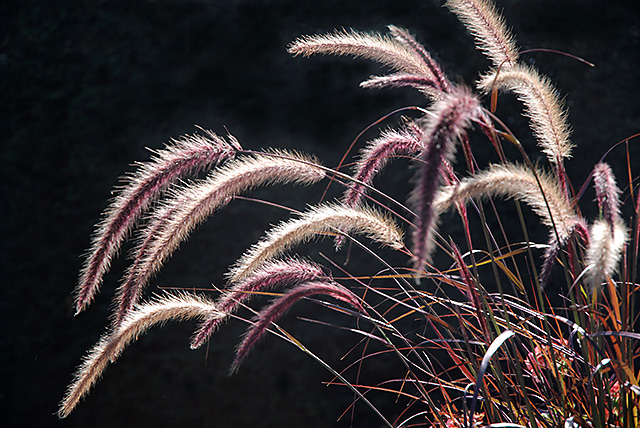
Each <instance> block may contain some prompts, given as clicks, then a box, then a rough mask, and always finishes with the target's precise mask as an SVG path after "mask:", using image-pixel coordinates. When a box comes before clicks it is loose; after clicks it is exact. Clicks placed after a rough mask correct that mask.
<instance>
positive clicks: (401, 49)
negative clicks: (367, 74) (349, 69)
mask: <svg viewBox="0 0 640 428" xmlns="http://www.w3.org/2000/svg"><path fill="white" fill-rule="evenodd" d="M389 31H390V32H391V35H392V36H393V37H389V36H383V35H380V34H375V33H362V32H357V31H341V32H335V33H333V34H322V35H315V36H305V37H301V38H299V39H298V40H296V41H294V42H293V43H292V44H291V45H289V53H291V54H293V55H305V56H310V55H314V54H331V55H349V56H353V57H359V58H366V59H369V60H372V61H375V62H378V63H380V64H383V65H386V66H387V67H389V68H391V69H392V70H395V71H397V72H398V73H395V74H391V75H387V76H376V77H372V78H371V79H369V80H367V81H365V82H363V84H362V85H363V86H364V87H383V86H412V87H415V88H417V89H419V90H421V91H422V92H423V93H425V95H427V96H428V97H430V98H434V99H438V98H441V96H442V94H444V93H447V92H449V90H450V88H451V86H452V85H451V83H450V82H449V80H448V79H447V77H446V76H445V74H444V73H443V72H442V70H441V68H440V66H439V65H438V64H437V63H436V62H435V61H434V60H433V58H432V57H431V55H429V53H428V52H427V51H426V50H425V49H424V47H423V46H422V45H420V44H419V43H418V42H417V41H416V40H415V39H414V38H413V36H412V35H411V34H410V33H409V32H408V31H406V30H404V29H401V28H398V27H394V26H389Z"/></svg>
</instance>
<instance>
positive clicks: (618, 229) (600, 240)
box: [585, 219, 627, 292]
mask: <svg viewBox="0 0 640 428" xmlns="http://www.w3.org/2000/svg"><path fill="white" fill-rule="evenodd" d="M589 232H590V233H589V235H590V240H589V245H588V246H587V254H586V265H587V266H586V268H585V269H586V270H587V271H586V273H585V280H586V282H587V284H588V285H589V287H590V289H591V291H592V292H596V291H598V290H600V288H601V287H602V283H603V282H604V281H606V280H607V278H609V277H611V276H612V275H613V274H615V273H616V271H617V270H618V265H619V263H620V258H621V257H622V251H623V250H624V246H625V244H626V242H627V228H626V226H625V225H624V223H623V222H622V221H621V220H619V219H618V220H617V222H616V223H615V224H614V226H613V227H611V225H610V224H609V223H608V222H607V221H606V220H597V221H596V222H594V223H593V224H592V225H591V228H590V229H589Z"/></svg>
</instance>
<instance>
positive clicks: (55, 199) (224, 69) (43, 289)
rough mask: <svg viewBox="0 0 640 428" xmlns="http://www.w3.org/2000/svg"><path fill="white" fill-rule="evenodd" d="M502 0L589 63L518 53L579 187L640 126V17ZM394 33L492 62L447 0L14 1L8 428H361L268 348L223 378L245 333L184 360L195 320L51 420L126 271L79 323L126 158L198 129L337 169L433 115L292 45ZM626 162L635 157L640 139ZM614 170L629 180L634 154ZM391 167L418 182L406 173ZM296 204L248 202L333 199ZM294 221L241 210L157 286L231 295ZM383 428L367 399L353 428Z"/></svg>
mask: <svg viewBox="0 0 640 428" xmlns="http://www.w3.org/2000/svg"><path fill="white" fill-rule="evenodd" d="M498 4H499V6H500V7H503V8H504V13H505V16H506V18H507V21H508V23H509V24H510V25H511V26H512V27H513V29H514V33H515V35H516V37H517V39H518V42H519V46H521V47H522V49H529V48H536V47H542V48H551V49H557V50H560V51H564V52H569V53H572V54H575V55H578V56H581V57H584V58H586V59H588V60H589V61H592V62H594V63H595V64H596V67H595V68H589V67H587V66H585V65H584V64H581V63H579V62H577V61H575V60H572V59H569V58H566V57H563V56H560V55H555V54H549V53H535V54H531V55H525V56H524V59H525V60H529V59H531V60H533V61H535V64H536V65H537V66H538V67H539V68H540V70H541V71H542V72H543V73H545V74H547V75H549V76H550V77H552V78H553V79H554V81H555V83H556V85H557V87H558V89H559V90H560V92H561V94H562V96H563V97H564V99H565V101H566V103H567V105H568V106H569V108H570V112H571V113H570V122H571V123H572V124H573V126H574V134H573V141H574V142H575V143H576V144H577V146H578V148H577V149H576V150H575V153H574V160H573V161H572V162H569V164H568V170H569V173H570V174H571V176H572V177H573V179H574V185H575V186H579V185H581V184H582V182H583V181H584V180H585V178H586V177H587V175H588V173H589V169H590V168H591V167H592V165H593V164H594V163H595V162H596V161H597V160H598V159H599V158H600V157H601V156H602V155H603V154H604V152H605V151H606V149H607V148H609V147H611V146H612V145H613V144H615V143H616V142H618V141H620V140H622V139H624V138H626V137H628V136H630V135H632V134H634V133H636V132H639V131H640V101H638V96H639V95H640V90H639V89H640V56H639V55H640V22H639V16H638V14H639V12H638V7H637V2H636V1H609V2H606V3H605V2H601V1H563V2H556V1H535V2H531V1H528V2H525V1H499V2H498ZM387 24H395V25H398V26H403V27H405V28H409V29H411V30H412V31H414V32H415V34H416V36H417V38H418V40H420V41H422V42H424V43H425V45H426V46H427V47H428V48H429V50H430V51H431V52H433V54H434V56H435V57H437V58H438V60H439V61H441V63H442V64H443V66H444V67H445V69H446V70H447V72H448V73H449V74H450V76H452V78H454V80H459V81H465V82H467V83H468V84H470V85H472V84H473V82H474V81H475V79H476V77H477V73H478V72H481V71H485V70H486V69H487V68H488V66H489V64H488V62H487V61H486V60H485V59H484V58H483V57H482V56H481V55H480V54H479V53H477V52H476V51H475V50H474V49H473V41H472V39H471V38H470V37H469V36H468V35H467V34H466V32H465V31H464V29H463V28H462V26H461V25H460V24H459V23H458V22H457V21H456V19H455V18H454V17H453V15H452V14H450V13H449V12H448V11H447V10H446V9H443V8H441V7H440V2H438V1H429V0H412V1H409V0H392V1H377V0H369V1H322V2H312V1H293V0H289V1H287V0H274V1H250V0H245V1H243V0H228V1H224V0H220V1H214V0H209V1H207V0H199V1H196V0H190V1H188V0H183V1H160V0H158V1H151V0H149V1H79V0H70V1H53V0H48V1H33V0H23V1H17V0H9V1H4V2H2V4H1V5H0V94H1V95H0V97H1V98H0V100H1V102H0V141H1V144H2V152H1V157H0V159H1V162H2V163H1V164H0V168H1V174H2V175H1V176H0V186H1V189H2V194H1V195H0V209H1V212H2V221H1V225H0V227H1V228H2V229H1V232H0V237H1V238H0V248H1V253H0V254H1V260H2V267H1V272H2V273H1V276H0V278H1V282H2V299H1V300H0V314H1V316H0V322H1V324H0V328H1V333H0V340H1V350H0V352H1V354H0V358H1V359H0V415H1V416H0V420H1V421H2V422H1V423H0V425H2V426H7V427H8V426H42V427H46V426H69V427H76V426H78V427H79V426H94V427H98V426H140V427H146V426H154V427H162V426H189V427H190V426H218V427H232V426H258V427H280V426H290V427H303V426H304V427H321V426H323V427H324V426H349V424H350V420H349V415H347V416H346V417H345V418H343V419H342V420H341V421H340V422H339V423H337V424H336V423H335V420H336V419H337V418H338V416H339V415H340V413H341V412H342V411H343V410H345V409H346V408H347V406H348V405H349V403H350V402H351V400H352V395H351V394H350V393H349V392H348V391H347V390H346V389H344V388H340V387H325V386H323V385H322V384H321V382H322V381H328V380H330V379H331V376H330V375H329V374H328V373H326V372H325V371H324V369H322V368H320V367H319V366H318V365H317V364H316V363H315V362H313V361H312V360H311V359H310V358H308V357H307V356H305V355H304V354H302V353H301V352H300V351H297V350H295V349H294V348H292V347H291V345H289V344H287V343H284V342H283V341H281V340H278V339H276V338H274V337H269V338H268V339H267V340H266V342H265V344H264V345H263V346H261V347H260V349H258V350H256V351H255V352H253V353H252V354H251V355H250V357H249V359H248V360H247V361H246V363H245V365H243V366H242V367H241V369H240V372H239V373H238V374H237V375H234V376H232V377H227V376H226V374H227V370H228V367H229V364H230V363H231V361H232V358H233V349H234V346H235V344H236V343H237V342H238V340H239V334H240V333H241V331H242V328H243V327H244V326H243V324H242V323H240V322H235V323H234V322H230V323H229V325H228V328H226V329H223V330H222V331H221V332H220V334H219V335H218V336H217V337H216V339H214V340H213V341H212V342H211V344H210V346H209V347H208V349H202V350H199V351H190V350H189V349H188V338H189V334H190V331H191V329H192V328H193V326H194V325H193V324H188V323H187V324H185V325H168V326H166V327H164V328H162V329H159V328H156V329H154V330H153V331H151V332H150V333H149V334H148V335H146V336H144V337H143V338H142V339H141V340H140V341H139V342H137V343H136V344H134V345H133V346H131V347H130V348H129V349H127V350H126V351H125V353H124V354H123V356H122V358H121V359H120V360H119V361H118V362H117V364H115V365H113V366H111V367H109V368H108V369H107V370H106V372H105V377H104V379H102V380H101V381H100V382H99V383H98V385H97V386H96V387H95V388H94V389H93V390H92V393H91V394H90V396H89V397H88V398H87V399H86V400H85V401H83V402H81V403H80V405H79V406H78V408H77V409H76V410H75V412H74V413H73V414H72V415H71V416H70V417H69V418H68V419H66V420H64V421H58V420H57V417H56V416H55V415H54V413H55V412H56V410H57V404H58V402H59V401H60V399H61V398H62V396H63V393H64V391H65V389H66V386H67V384H68V383H69V381H70V380H71V374H72V373H73V371H74V369H75V367H76V366H77V365H78V364H79V362H80V359H81V357H82V356H83V355H84V353H85V352H86V350H87V349H88V348H89V347H90V346H92V345H93V343H95V341H96V340H97V339H98V338H99V336H100V335H101V334H102V332H103V331H104V328H105V327H106V325H107V317H108V311H109V302H110V297H111V296H112V295H113V289H114V288H115V286H116V284H117V281H118V275H119V274H120V273H121V272H122V270H123V269H124V267H125V266H126V265H125V263H124V261H123V259H124V257H121V258H120V259H119V260H118V261H116V262H115V263H114V266H113V274H110V275H108V276H107V277H106V279H105V285H104V287H103V291H102V293H101V294H99V295H98V297H97V299H96V302H95V303H94V304H93V305H92V306H91V307H89V310H88V311H86V312H85V313H83V314H81V315H80V316H78V317H76V318H73V310H72V298H71V293H72V290H73V287H74V285H75V282H76V278H77V272H78V270H79V268H80V265H81V261H82V259H81V255H82V254H83V252H84V251H85V249H86V248H87V247H88V245H89V237H90V235H91V232H92V230H93V225H94V224H95V223H96V221H97V220H98V219H99V216H100V212H101V211H102V209H103V208H104V207H105V205H106V202H107V200H108V199H109V197H110V195H111V194H110V192H111V190H112V188H113V186H114V185H116V184H117V183H118V177H119V176H121V175H122V174H123V173H124V172H125V171H131V170H132V168H131V166H130V164H131V163H132V162H133V161H135V160H146V159H148V157H149V152H148V151H146V150H145V147H149V148H161V147H162V144H163V142H166V141H169V139H170V138H171V137H178V136H180V135H182V134H185V133H193V132H195V131H196V128H195V127H194V125H199V126H202V127H204V128H209V129H212V130H214V131H216V132H218V133H221V134H224V133H226V129H228V130H229V132H231V133H232V134H233V135H235V136H236V137H237V138H238V139H239V140H240V142H241V143H242V144H243V145H244V147H245V148H255V149H259V148H262V147H269V146H273V147H287V148H298V149H300V150H302V151H306V152H312V153H316V154H317V155H318V157H319V158H320V159H321V160H322V161H323V162H324V163H325V165H329V166H335V165H336V164H337V162H338V161H339V159H340V156H341V155H342V154H343V153H344V151H345V150H346V147H347V146H348V145H349V143H350V142H351V141H352V140H353V139H354V138H355V136H356V135H357V134H358V132H360V131H361V130H362V129H363V128H365V127H366V126H367V125H369V124H370V123H372V122H373V121H375V120H376V119H378V118H379V117H381V116H382V115H383V114H385V113H387V112H389V111H392V110H394V109H396V108H399V107H403V106H407V105H413V104H418V105H422V104H423V100H422V99H421V98H420V97H418V96H417V95H415V94H414V93H413V92H411V91H408V90H407V91H403V90H400V91H373V92H369V91H364V90H361V89H359V88H358V86H357V85H358V82H359V81H361V80H363V79H364V78H366V77H368V76H369V75H370V74H374V73H380V69H379V68H378V67H377V66H375V65H371V64H369V63H367V62H364V61H352V60H350V59H344V58H313V59H311V60H304V59H300V58H291V57H290V56H289V55H288V54H287V53H286V49H285V48H286V46H287V44H288V43H289V42H290V41H292V40H294V39H295V38H296V37H297V36H299V35H302V34H308V33H316V32H321V31H328V30H331V29H334V28H343V27H344V28H347V27H353V28H357V29H361V30H379V31H384V29H385V26H386V25H387ZM505 103H507V104H506V105H509V104H508V103H509V97H506V101H505ZM501 105H503V104H501ZM514 105H515V104H514ZM516 106H517V105H516ZM503 111H504V113H502V115H501V117H503V118H504V119H505V120H507V121H508V123H510V124H512V125H513V126H514V128H515V129H516V130H519V129H522V126H523V124H524V125H526V124H525V123H524V122H523V121H522V120H521V119H520V118H519V117H518V115H517V114H516V112H515V111H513V110H509V109H504V108H503V109H501V110H499V114H500V113H501V112H503ZM509 114H510V116H509ZM393 123H394V121H393V120H391V121H389V122H386V123H385V125H393ZM377 132H378V131H374V132H372V133H370V134H367V137H368V138H372V137H374V136H375V135H376V133H377ZM519 135H520V134H519ZM522 135H523V137H524V138H523V140H524V142H525V144H527V147H528V148H529V151H530V152H531V153H535V146H534V143H533V142H532V141H530V140H528V139H527V138H526V135H527V133H526V132H524V131H523V132H522ZM630 150H631V156H632V157H633V156H635V157H638V156H639V151H638V139H636V140H634V141H632V143H631V145H630ZM488 156H489V155H488ZM489 160H490V159H489ZM609 161H610V162H611V163H612V165H613V167H614V170H615V172H616V173H617V175H618V177H620V178H621V181H623V182H624V179H623V178H622V177H625V165H626V161H625V151H624V149H623V147H620V148H618V149H616V150H615V151H614V152H613V153H612V155H611V157H610V158H609ZM397 171H398V174H399V177H401V178H402V180H401V181H404V177H406V176H407V174H408V173H406V164H404V168H400V169H398V170H397ZM403 171H405V175H402V172H403ZM635 174H638V171H637V161H636V170H635ZM392 178H393V176H392V174H388V175H386V176H385V180H383V185H386V186H388V187H389V188H392V190H394V191H396V192H397V193H398V194H397V195H396V196H397V197H398V198H400V199H402V198H404V197H405V196H406V191H405V190H404V189H400V190H398V189H395V188H394V186H395V184H394V183H393V181H392ZM384 183H387V184H384ZM623 187H624V186H623ZM283 189H284V188H281V189H280V190H279V191H274V192H273V193H269V192H262V193H261V192H257V193H255V194H254V195H257V196H258V197H264V198H267V199H271V200H274V201H277V202H279V203H283V204H285V205H289V206H294V207H296V208H299V209H301V208H303V207H304V205H305V203H315V202H317V201H318V200H319V195H320V194H321V191H322V190H323V186H320V187H314V188H310V189H304V190H302V189H299V188H293V187H290V186H289V187H286V189H284V190H283ZM583 202H584V204H585V205H593V204H591V201H589V200H588V199H586V200H584V201H583ZM281 218H286V214H285V213H283V212H282V211H281V210H279V209H277V208H266V207H263V206H258V205H256V204H255V203H252V202H249V201H236V202H234V203H233V204H232V206H230V207H229V209H228V210H225V211H224V212H222V213H220V215H219V216H216V218H215V219H212V220H211V221H209V222H207V224H205V225H203V226H202V227H201V228H199V230H198V231H197V232H196V233H194V234H193V238H192V239H191V240H190V241H189V243H188V244H186V245H184V246H183V248H182V250H181V251H180V252H179V253H178V254H176V255H175V256H174V257H173V259H172V260H171V262H170V263H168V264H167V266H166V267H165V269H164V270H163V273H162V274H161V275H160V276H158V277H157V278H156V279H154V281H152V282H153V284H154V287H155V286H157V285H160V286H164V287H170V286H178V287H185V288H189V287H201V288H202V287H208V286H209V285H210V284H211V283H215V284H217V285H220V283H221V281H222V275H223V273H224V272H225V271H226V266H228V265H229V264H230V263H232V262H233V260H235V259H236V258H237V257H238V256H239V255H240V254H241V253H242V251H243V250H244V249H245V248H246V247H247V246H248V245H249V244H250V243H252V242H255V241H256V240H257V239H258V238H259V236H260V234H261V231H263V230H264V229H265V228H266V227H268V225H269V224H270V223H273V222H276V221H277V220H278V219H281ZM152 288H153V287H152ZM154 289H155V290H157V288H154ZM305 305H306V306H305ZM307 310H308V311H309V312H305V311H307ZM317 310H318V308H317V307H316V306H313V305H309V304H307V303H303V304H302V309H300V310H298V311H294V312H293V313H291V314H290V315H289V316H288V317H287V320H288V321H286V320H285V321H284V322H283V325H285V326H286V327H287V328H288V329H289V330H290V331H292V332H293V333H294V334H296V336H297V337H299V338H301V339H302V340H303V341H304V343H307V344H308V345H309V346H310V348H311V349H312V350H314V351H316V352H318V353H319V354H320V355H322V356H323V358H326V360H327V361H329V362H331V363H335V364H336V366H337V367H341V366H340V362H339V358H340V357H341V356H342V355H344V353H346V352H347V351H348V350H349V349H350V347H351V346H352V344H353V343H355V339H354V338H353V336H350V335H348V334H346V335H345V334H344V333H339V332H337V331H335V329H330V328H327V327H322V326H316V325H309V324H308V323H304V322H302V321H297V320H296V315H305V316H308V315H309V313H311V314H312V316H315V311H317ZM323 314H326V311H325V312H322V311H319V312H318V317H319V318H322V317H323ZM378 374H379V375H380V376H382V378H386V377H393V376H394V374H393V373H384V372H382V373H378ZM402 375H403V373H397V374H396V375H395V376H402ZM386 398H387V399H388V400H389V402H390V403H389V409H387V407H386V404H384V403H383V404H380V406H381V407H382V408H383V410H388V411H389V412H390V415H389V417H391V418H392V417H393V416H394V415H395V414H394V413H393V412H397V411H398V408H394V407H393V401H394V399H395V397H389V396H386ZM396 407H397V406H396ZM400 410H402V408H400ZM379 425H380V422H379V421H378V420H377V419H376V418H375V416H373V414H372V412H371V411H369V410H368V409H367V408H365V407H364V406H362V405H360V406H358V408H357V412H356V419H355V421H354V423H353V426H368V427H373V426H379Z"/></svg>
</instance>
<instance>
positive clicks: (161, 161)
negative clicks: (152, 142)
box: [76, 131, 240, 312]
mask: <svg viewBox="0 0 640 428" xmlns="http://www.w3.org/2000/svg"><path fill="white" fill-rule="evenodd" d="M205 132H206V133H207V135H206V136H201V135H189V136H185V137H182V138H181V139H179V140H172V142H171V143H170V144H168V145H167V146H166V148H165V149H163V150H158V151H154V154H155V156H154V157H153V159H152V160H151V161H150V162H145V163H138V170H137V171H136V172H135V174H133V175H130V176H129V175H127V176H125V180H126V185H125V186H124V187H123V188H122V190H121V191H120V192H119V193H118V195H117V196H116V197H115V199H114V200H113V201H112V202H111V204H110V205H109V207H107V209H106V210H105V211H104V212H103V220H102V221H101V222H100V223H99V224H98V227H97V229H96V232H95V235H94V237H93V240H92V244H91V249H90V250H89V255H88V256H87V259H86V261H85V263H84V266H83V268H82V271H81V272H80V279H79V282H78V286H77V288H76V310H77V312H80V311H82V310H83V309H84V308H85V307H86V306H87V305H88V304H89V303H90V302H91V300H92V299H93V296H94V295H95V293H96V292H97V291H98V288H99V287H100V284H101V282H102V277H103V276H104V274H105V273H106V272H107V271H108V270H109V265H110V263H111V259H112V258H113V257H114V255H115V254H116V253H117V252H118V249H119V248H120V245H121V244H122V242H123V241H124V240H125V238H126V237H127V235H128V234H129V232H130V231H131V229H132V228H133V226H134V225H135V223H136V222H137V221H138V219H139V218H140V216H141V215H142V214H143V213H144V212H145V211H146V210H147V209H148V207H149V206H150V205H151V203H152V202H153V201H154V200H155V199H156V198H157V197H158V196H159V195H160V193H161V192H162V191H164V190H165V189H166V188H167V187H169V185H171V184H172V183H174V182H175V181H176V180H179V179H180V178H182V177H185V176H187V175H189V174H194V173H197V172H199V171H203V170H206V169H208V168H210V167H211V166H212V165H216V164H218V163H220V162H223V161H225V160H228V159H230V158H231V157H233V156H234V155H235V151H236V150H237V149H239V148H240V145H239V143H238V141H237V140H236V139H235V138H233V137H231V136H230V137H229V138H228V140H229V142H228V141H227V140H225V139H224V138H222V137H219V136H217V135H216V134H214V133H212V132H211V131H205Z"/></svg>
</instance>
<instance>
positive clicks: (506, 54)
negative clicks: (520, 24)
mask: <svg viewBox="0 0 640 428" xmlns="http://www.w3.org/2000/svg"><path fill="white" fill-rule="evenodd" d="M446 6H447V7H448V8H449V9H450V10H451V11H452V12H453V13H455V14H456V15H457V16H458V18H459V19H460V21H462V23H463V24H464V25H465V26H466V27H467V29H468V30H469V32H470V33H471V34H472V35H473V36H474V37H475V39H476V46H477V47H478V48H479V49H480V50H481V51H482V52H484V54H485V55H486V56H487V57H488V58H489V59H490V60H491V61H492V62H493V65H494V66H495V67H502V66H504V65H507V66H513V65H515V63H516V61H518V48H517V47H516V44H515V39H514V37H513V35H512V34H511V32H510V31H509V30H508V29H507V26H506V24H505V22H504V18H502V16H501V15H499V14H498V12H497V11H496V9H495V7H494V6H493V4H492V3H491V2H489V1H488V0H449V1H447V3H446Z"/></svg>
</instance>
